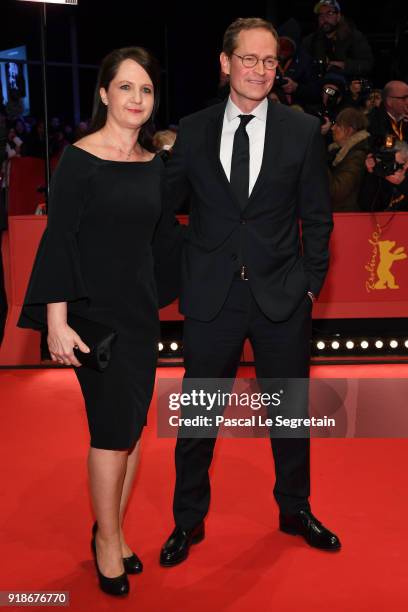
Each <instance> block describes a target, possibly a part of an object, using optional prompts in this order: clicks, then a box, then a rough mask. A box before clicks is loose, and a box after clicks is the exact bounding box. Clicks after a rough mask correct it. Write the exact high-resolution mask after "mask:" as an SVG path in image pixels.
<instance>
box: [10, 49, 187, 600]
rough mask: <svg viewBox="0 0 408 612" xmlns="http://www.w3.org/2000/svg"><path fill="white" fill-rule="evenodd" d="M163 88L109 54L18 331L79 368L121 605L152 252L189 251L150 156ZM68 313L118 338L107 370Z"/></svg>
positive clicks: (103, 561)
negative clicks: (81, 355)
mask: <svg viewBox="0 0 408 612" xmlns="http://www.w3.org/2000/svg"><path fill="white" fill-rule="evenodd" d="M158 78H159V68H158V66H157V64H156V62H155V60H154V59H153V58H152V57H151V56H150V55H149V54H148V53H147V52H146V51H145V50H144V49H141V48H138V47H137V48H126V49H119V50H116V51H113V52H112V53H111V54H110V55H108V56H107V57H106V58H105V60H104V61H103V64H102V66H101V70H100V75H99V82H98V87H97V90H96V96H95V107H94V120H93V126H94V127H93V131H92V132H91V134H90V135H88V136H86V137H84V138H82V139H81V140H80V141H78V142H77V143H76V144H75V145H70V146H68V147H67V148H66V149H65V151H64V154H63V156H62V158H61V161H60V163H59V165H58V168H57V170H56V172H55V175H54V177H53V181H52V185H51V197H50V205H49V218H48V225H47V229H46V231H45V234H44V236H43V239H42V241H41V244H40V247H39V250H38V253H37V258H36V261H35V264H34V268H33V272H32V276H31V280H30V283H29V287H28V290H27V295H26V299H25V305H24V307H23V311H22V314H21V317H20V321H19V325H20V326H22V327H33V328H37V329H38V328H41V325H42V324H45V325H47V326H48V346H49V350H50V354H51V357H52V359H53V360H54V361H56V362H59V363H61V364H65V365H73V366H76V367H75V373H76V375H77V377H78V380H79V383H80V385H81V389H82V392H83V395H84V399H85V404H86V410H87V417H88V423H89V429H90V437H91V441H90V442H91V448H90V452H89V461H88V465H89V478H90V490H91V496H92V502H93V507H94V511H95V515H96V519H97V522H96V523H95V525H94V528H93V536H94V537H93V540H92V544H93V550H94V554H95V561H96V569H97V573H98V577H99V583H100V587H101V588H102V590H104V591H105V592H108V593H110V594H114V595H123V594H126V593H127V592H128V590H129V583H128V580H127V575H126V574H127V573H138V572H140V571H142V564H141V561H140V560H139V559H138V558H137V556H136V555H135V554H134V553H132V550H131V549H130V548H129V546H128V545H127V543H126V541H125V538H124V535H123V532H122V521H123V517H124V513H125V509H126V504H127V501H128V498H129V494H130V491H131V488H132V482H133V479H134V475H135V471H136V467H137V464H138V454H139V438H140V435H141V432H142V429H143V427H144V425H145V423H146V415H147V411H148V407H149V403H150V400H151V396H152V390H153V384H154V377H155V367H156V360H157V345H158V339H159V318H158V298H157V291H156V283H155V278H154V258H153V246H152V245H153V243H154V242H155V241H156V242H157V243H159V244H161V245H162V246H163V248H166V245H168V246H169V248H170V245H172V248H173V251H172V254H173V255H174V253H176V252H177V249H178V245H179V243H180V242H181V241H180V240H179V233H178V228H177V227H176V226H175V225H174V223H173V225H171V222H170V217H168V215H164V214H162V210H161V183H162V178H163V173H164V169H163V165H162V161H161V159H160V158H158V157H155V156H154V155H153V154H152V153H151V152H150V151H151V150H152V148H151V135H152V117H153V116H154V112H155V110H156V107H157V102H158ZM174 245H176V247H174ZM166 259H167V261H168V257H166ZM67 312H68V313H75V314H79V315H81V316H83V317H84V318H87V319H89V320H92V321H96V322H99V323H102V324H105V325H108V326H110V327H113V328H114V329H115V330H116V332H117V334H118V336H117V340H116V342H115V344H114V347H113V351H112V356H111V360H110V362H109V365H108V368H107V369H106V370H105V371H104V372H102V373H101V372H97V371H95V370H92V369H89V368H86V367H79V366H80V363H79V362H78V360H77V359H76V357H75V355H74V352H73V349H74V347H76V346H77V347H79V349H80V350H81V351H85V352H86V351H88V347H87V346H86V345H85V343H84V342H83V340H82V339H81V338H80V336H79V335H78V333H76V331H75V330H74V329H72V328H71V327H69V326H68V324H67Z"/></svg>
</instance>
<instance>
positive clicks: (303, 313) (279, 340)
mask: <svg viewBox="0 0 408 612" xmlns="http://www.w3.org/2000/svg"><path fill="white" fill-rule="evenodd" d="M277 299H279V297H277ZM311 310H312V303H311V300H310V298H309V296H308V295H307V294H305V297H304V299H303V300H302V301H301V303H300V304H299V306H298V307H297V309H296V310H295V312H294V313H293V314H292V316H291V317H290V318H289V319H288V320H286V321H279V322H274V321H271V320H270V319H268V318H267V317H266V316H265V315H264V314H263V313H262V311H261V310H260V308H259V307H258V305H257V303H256V301H255V299H254V297H253V295H252V293H251V289H250V281H245V280H240V279H238V278H234V280H233V282H232V285H231V288H230V291H229V293H228V296H227V299H226V301H225V303H224V305H223V307H222V309H221V311H220V312H219V313H218V315H217V316H216V317H215V318H214V319H213V320H211V321H198V320H195V319H191V318H186V319H185V322H184V363H185V382H186V381H187V382H188V379H190V378H235V376H236V373H237V369H238V366H239V362H240V357H241V354H242V349H243V345H244V341H245V339H246V338H248V339H249V340H250V342H251V345H252V348H253V352H254V359H255V370H256V376H257V378H258V379H270V378H308V376H309V367H310V366H309V364H310V339H311V331H312V317H311ZM270 441H271V445H272V452H273V456H274V461H275V476H276V479H275V487H274V496H275V499H276V501H277V503H278V505H279V508H280V510H281V512H283V513H285V514H292V513H295V512H297V511H298V510H301V509H309V501H308V498H309V494H310V469H309V449H310V443H309V438H307V437H305V438H271V440H270ZM215 442H216V438H208V439H207V438H206V439H204V438H194V439H193V438H180V437H179V438H178V440H177V443H176V450H175V460H176V486H175V493H174V503H173V512H174V518H175V523H176V525H177V526H178V527H181V528H184V529H191V528H193V527H195V526H196V525H197V524H198V523H199V522H200V521H202V520H203V519H204V518H205V516H206V514H207V512H208V508H209V504H210V479H209V474H208V470H209V468H210V465H211V461H212V457H213V451H214V446H215Z"/></svg>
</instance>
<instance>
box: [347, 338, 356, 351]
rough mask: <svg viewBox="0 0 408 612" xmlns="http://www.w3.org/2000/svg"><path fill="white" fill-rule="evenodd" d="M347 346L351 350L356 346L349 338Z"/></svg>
mask: <svg viewBox="0 0 408 612" xmlns="http://www.w3.org/2000/svg"><path fill="white" fill-rule="evenodd" d="M346 347H347V348H348V349H349V350H351V349H353V348H354V342H353V341H352V340H347V342H346Z"/></svg>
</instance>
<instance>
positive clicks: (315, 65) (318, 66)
mask: <svg viewBox="0 0 408 612" xmlns="http://www.w3.org/2000/svg"><path fill="white" fill-rule="evenodd" d="M312 70H313V74H314V76H315V77H316V78H317V79H322V78H323V77H324V75H325V74H326V72H327V62H326V61H325V60H324V59H314V60H313V62H312Z"/></svg>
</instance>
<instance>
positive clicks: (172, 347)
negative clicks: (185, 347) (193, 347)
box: [170, 342, 179, 351]
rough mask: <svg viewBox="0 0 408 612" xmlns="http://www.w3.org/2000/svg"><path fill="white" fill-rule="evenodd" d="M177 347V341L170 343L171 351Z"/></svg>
mask: <svg viewBox="0 0 408 612" xmlns="http://www.w3.org/2000/svg"><path fill="white" fill-rule="evenodd" d="M178 347H179V346H178V344H177V342H172V343H171V344H170V348H171V350H172V351H177V349H178Z"/></svg>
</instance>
